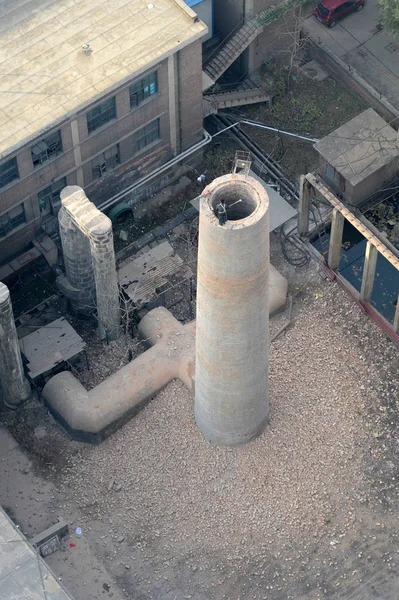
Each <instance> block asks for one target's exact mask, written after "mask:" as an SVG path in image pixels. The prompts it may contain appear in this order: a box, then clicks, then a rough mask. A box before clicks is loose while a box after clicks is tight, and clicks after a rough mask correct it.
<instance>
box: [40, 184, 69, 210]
mask: <svg viewBox="0 0 399 600" xmlns="http://www.w3.org/2000/svg"><path fill="white" fill-rule="evenodd" d="M66 184H67V182H66V177H63V178H62V179H59V180H58V181H55V182H54V183H52V184H51V185H49V186H48V187H46V188H44V190H42V191H41V192H39V193H38V195H37V198H38V200H39V208H40V212H41V213H45V214H48V213H49V212H52V213H53V214H55V215H56V214H57V213H58V211H59V209H60V206H61V198H60V194H61V190H62V189H63V188H64V187H65V186H66Z"/></svg>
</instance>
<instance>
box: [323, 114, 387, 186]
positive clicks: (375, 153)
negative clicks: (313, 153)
mask: <svg viewBox="0 0 399 600" xmlns="http://www.w3.org/2000/svg"><path fill="white" fill-rule="evenodd" d="M397 136H398V134H397V133H396V131H395V130H394V129H393V128H392V127H391V126H390V125H388V124H387V123H386V122H385V121H384V119H383V118H382V117H380V116H379V115H378V114H377V113H376V112H375V111H374V110H373V109H372V108H369V109H368V110H365V111H364V112H362V113H361V114H360V115H357V116H356V117H355V118H354V119H352V120H351V121H349V122H348V123H345V125H342V127H339V128H338V129H336V130H335V131H333V132H332V133H330V134H329V135H327V136H326V137H324V138H323V139H322V140H320V141H319V142H317V143H316V144H315V145H314V148H315V150H317V152H318V153H319V154H320V155H321V156H322V157H323V158H324V159H325V160H326V161H327V162H328V164H330V165H331V166H332V167H334V169H335V170H336V171H338V173H340V174H341V175H342V176H343V177H344V178H345V179H346V180H347V181H349V182H350V183H352V185H356V184H357V183H359V182H360V181H362V180H363V179H364V178H365V177H367V176H368V175H370V174H371V173H373V172H375V171H377V170H378V169H380V168H381V167H382V166H383V165H386V164H388V163H390V162H391V161H392V160H393V159H394V158H397V157H398V156H399V145H398V141H397V140H398V138H397Z"/></svg>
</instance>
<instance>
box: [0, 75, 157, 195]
mask: <svg viewBox="0 0 399 600" xmlns="http://www.w3.org/2000/svg"><path fill="white" fill-rule="evenodd" d="M157 92H158V74H157V72H155V73H150V74H149V75H147V76H146V77H143V78H142V79H141V80H140V81H138V82H137V83H134V84H133V85H131V86H130V88H129V94H130V108H131V109H133V108H136V107H137V106H140V104H142V103H143V102H144V101H145V100H147V99H148V98H150V97H151V96H154V95H155V94H156V93H157ZM86 119H87V130H88V132H89V134H90V133H92V132H93V131H95V130H96V129H99V128H100V127H102V126H103V125H105V124H106V123H109V122H110V121H112V120H113V119H116V104H115V97H112V98H108V100H106V101H105V102H102V104H98V105H97V106H95V107H94V108H92V109H91V110H89V111H87V113H86ZM61 152H62V139H61V131H60V130H58V131H56V132H54V133H51V134H50V135H48V136H47V137H45V138H43V139H42V140H41V141H40V142H38V143H37V144H35V145H34V146H32V148H31V156H32V163H33V166H34V167H38V166H40V165H42V164H43V163H45V162H46V161H48V160H49V159H51V158H55V157H56V156H58V155H59V154H61ZM100 176H101V175H100ZM18 178H19V172H18V165H17V159H16V158H11V159H10V160H8V161H7V162H5V163H3V164H2V165H0V188H2V187H4V186H6V185H8V184H9V183H11V182H12V181H14V180H15V179H18Z"/></svg>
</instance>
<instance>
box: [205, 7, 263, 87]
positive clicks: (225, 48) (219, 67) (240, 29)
mask: <svg viewBox="0 0 399 600" xmlns="http://www.w3.org/2000/svg"><path fill="white" fill-rule="evenodd" d="M262 31H263V25H261V24H260V23H259V21H258V20H257V19H256V18H252V19H249V20H248V21H246V22H245V23H244V22H241V23H239V25H238V26H237V27H236V28H235V29H234V30H233V31H232V32H231V34H230V35H229V37H228V38H226V39H225V40H224V41H223V42H222V44H220V45H219V46H218V47H217V48H216V49H215V50H214V52H213V53H212V54H211V56H210V57H208V59H207V61H206V63H205V64H204V67H203V70H204V72H205V73H206V75H207V76H208V77H209V78H210V79H211V80H212V81H213V82H215V81H217V80H218V79H219V77H220V76H221V75H222V74H223V73H224V72H225V71H226V70H227V69H228V68H229V67H230V65H232V64H233V62H234V61H235V60H236V59H237V58H238V57H239V56H240V55H241V54H242V53H243V52H244V50H245V49H246V48H248V46H249V45H250V43H251V42H252V41H253V40H254V39H255V38H256V37H258V35H259V34H260V33H261V32H262Z"/></svg>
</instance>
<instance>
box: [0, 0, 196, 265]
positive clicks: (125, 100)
mask: <svg viewBox="0 0 399 600" xmlns="http://www.w3.org/2000/svg"><path fill="white" fill-rule="evenodd" d="M8 6H9V9H8V12H7V13H6V14H5V15H2V20H1V24H0V73H1V75H0V264H4V263H5V262H7V261H8V260H9V259H10V257H12V256H13V255H15V254H16V253H18V252H21V251H23V250H26V249H27V248H29V246H30V244H31V242H32V240H33V239H34V237H35V236H36V235H37V234H38V232H39V231H40V230H41V228H44V229H45V230H48V231H50V230H51V227H52V226H53V224H54V222H55V220H56V215H57V212H58V209H59V206H60V198H59V194H60V190H61V189H62V188H63V187H64V186H65V185H74V184H75V185H80V186H82V187H84V188H85V190H86V193H87V194H88V196H89V197H90V199H91V200H93V201H95V202H96V201H100V200H102V199H104V198H106V197H107V195H109V194H111V193H112V191H113V190H114V191H115V189H117V186H116V183H117V182H118V180H120V178H121V177H123V176H126V175H127V174H129V177H130V181H134V180H135V178H137V179H139V178H140V177H142V176H143V175H146V174H147V173H148V172H150V171H151V170H153V169H155V168H156V167H158V166H159V165H161V164H163V163H165V162H167V161H169V160H171V159H172V158H173V157H174V156H176V155H178V154H179V153H181V152H182V151H184V150H186V149H188V148H190V147H191V146H193V145H195V144H196V143H198V142H199V141H200V140H201V139H202V136H203V130H202V83H201V73H202V52H201V46H202V40H201V38H202V37H203V36H204V35H206V34H207V27H206V25H205V24H204V23H203V22H202V21H201V20H200V19H199V18H198V17H197V15H196V14H195V13H194V12H193V11H192V10H191V9H190V8H189V7H188V6H187V5H186V4H185V3H184V2H183V0H162V2H159V4H158V2H157V0H152V1H148V3H147V0H146V1H143V0H112V2H109V1H108V0H74V2H73V3H71V2H70V1H69V0H30V2H27V3H18V4H17V5H12V4H11V3H10V4H7V7H8Z"/></svg>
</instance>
